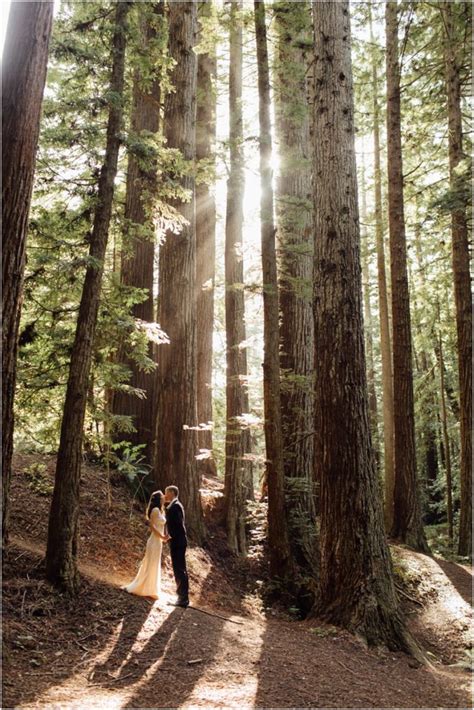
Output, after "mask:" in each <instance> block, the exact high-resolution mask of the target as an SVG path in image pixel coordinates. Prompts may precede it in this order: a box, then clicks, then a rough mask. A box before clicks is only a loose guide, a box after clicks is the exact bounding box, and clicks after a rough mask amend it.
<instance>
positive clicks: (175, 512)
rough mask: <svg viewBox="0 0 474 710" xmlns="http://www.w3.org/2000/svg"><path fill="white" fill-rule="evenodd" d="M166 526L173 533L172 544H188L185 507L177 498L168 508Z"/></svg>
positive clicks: (170, 533)
mask: <svg viewBox="0 0 474 710" xmlns="http://www.w3.org/2000/svg"><path fill="white" fill-rule="evenodd" d="M166 526H167V528H168V535H171V540H170V545H172V546H176V547H177V546H184V545H186V544H187V541H188V539H187V537H186V526H185V524H184V508H183V506H182V504H181V502H180V501H179V500H178V499H177V498H175V499H174V501H173V502H172V503H170V504H169V506H168V507H167V509H166Z"/></svg>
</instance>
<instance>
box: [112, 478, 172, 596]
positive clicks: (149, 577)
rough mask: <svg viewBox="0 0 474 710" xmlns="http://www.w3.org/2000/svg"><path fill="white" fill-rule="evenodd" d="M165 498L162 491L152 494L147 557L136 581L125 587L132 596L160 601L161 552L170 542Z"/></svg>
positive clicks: (147, 511) (147, 512)
mask: <svg viewBox="0 0 474 710" xmlns="http://www.w3.org/2000/svg"><path fill="white" fill-rule="evenodd" d="M164 503H165V498H164V495H163V493H162V492H161V491H155V492H154V493H152V495H151V498H150V501H149V503H148V507H147V510H146V518H147V520H148V521H149V522H150V527H151V535H150V537H149V538H148V541H147V544H146V551H145V557H144V558H143V560H142V562H141V564H140V568H139V570H138V572H137V576H136V577H135V579H134V580H133V581H132V582H130V584H127V586H125V587H123V589H125V590H126V591H127V592H130V593H131V594H137V595H139V596H141V597H152V598H153V599H158V597H159V595H160V588H161V551H162V548H163V542H167V541H168V539H169V538H168V537H167V536H166V535H165V534H164V530H165V523H166V517H165V514H164Z"/></svg>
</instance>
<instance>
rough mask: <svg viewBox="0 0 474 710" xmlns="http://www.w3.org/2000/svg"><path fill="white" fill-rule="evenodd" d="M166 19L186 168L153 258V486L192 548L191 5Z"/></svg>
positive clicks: (168, 129) (195, 529) (169, 112)
mask: <svg viewBox="0 0 474 710" xmlns="http://www.w3.org/2000/svg"><path fill="white" fill-rule="evenodd" d="M168 13H169V14H168V18H169V19H168V22H169V43H168V51H169V56H170V57H172V58H173V59H174V60H175V62H176V64H175V66H174V68H173V70H172V72H171V77H170V78H171V83H172V85H173V87H174V91H173V92H170V93H169V94H168V96H167V97H166V102H165V114H164V133H165V137H166V140H167V146H168V147H169V148H174V149H177V150H179V151H180V152H181V154H182V156H183V158H184V159H185V161H187V162H188V166H187V168H186V169H184V170H183V174H182V175H181V176H179V178H178V179H179V181H180V183H181V186H182V187H183V188H185V189H186V190H188V191H189V194H190V197H191V199H190V201H187V202H185V201H183V200H180V199H175V200H173V201H172V202H171V204H172V206H173V207H174V208H175V209H176V210H177V212H178V213H179V214H180V215H181V216H182V217H184V219H185V220H186V222H187V223H186V224H184V225H183V227H182V229H181V231H179V232H178V233H176V232H173V231H169V232H168V234H167V236H166V240H165V242H164V244H162V246H161V247H160V253H159V297H158V321H159V323H160V326H161V327H162V328H163V330H164V331H165V332H166V333H167V335H168V337H169V339H170V343H169V344H167V345H162V346H160V348H159V359H158V386H157V387H158V391H157V424H156V426H157V429H156V450H155V451H156V453H155V480H156V481H157V482H158V483H159V485H160V486H161V487H164V486H166V485H169V484H171V483H173V484H176V485H177V486H178V487H179V489H180V496H181V498H182V500H183V503H184V505H185V508H186V520H187V524H188V527H189V530H190V532H191V534H192V536H193V537H194V539H195V540H196V541H199V540H201V539H202V537H203V533H204V529H203V520H202V509H201V501H200V494H199V475H198V467H197V461H196V456H197V454H198V447H199V444H198V435H197V376H196V372H197V338H196V216H195V201H194V196H195V195H194V193H195V189H194V177H193V175H192V172H191V168H190V166H191V161H193V160H194V158H195V152H196V139H195V120H196V80H197V61H196V55H195V54H194V50H193V44H194V37H195V31H196V19H197V18H196V4H195V3H192V2H173V3H170V4H169V8H168ZM173 179H175V180H176V176H173Z"/></svg>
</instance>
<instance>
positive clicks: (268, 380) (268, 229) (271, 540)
mask: <svg viewBox="0 0 474 710" xmlns="http://www.w3.org/2000/svg"><path fill="white" fill-rule="evenodd" d="M254 13H255V32H256V40H257V68H258V94H259V112H258V114H259V125H260V180H261V199H260V223H261V239H262V276H263V344H264V356H263V399H264V416H265V446H266V470H267V482H268V544H269V553H270V574H271V575H272V576H273V577H279V578H280V579H285V578H288V577H289V576H290V575H291V574H292V566H293V560H292V556H291V552H290V545H289V538H288V528H287V524H286V506H285V490H284V465H283V432H282V419H281V394H280V362H279V303H278V277H277V265H276V248H275V232H276V230H275V225H274V221H273V187H272V167H271V158H272V136H271V122H270V78H269V69H268V50H267V30H266V24H265V3H264V2H261V1H259V0H255V2H254Z"/></svg>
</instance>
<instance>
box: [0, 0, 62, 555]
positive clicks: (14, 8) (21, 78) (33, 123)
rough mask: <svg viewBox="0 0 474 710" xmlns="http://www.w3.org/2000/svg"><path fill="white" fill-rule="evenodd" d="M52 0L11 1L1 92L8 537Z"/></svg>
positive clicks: (4, 535)
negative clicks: (27, 270)
mask: <svg viewBox="0 0 474 710" xmlns="http://www.w3.org/2000/svg"><path fill="white" fill-rule="evenodd" d="M53 5H54V3H53V2H27V3H26V2H23V3H20V2H16V3H12V4H11V6H10V14H9V17H8V25H7V31H6V37H5V48H4V50H3V66H2V80H3V97H2V115H3V127H2V144H3V165H2V229H3V252H2V260H3V263H2V314H3V316H2V317H3V321H2V333H3V334H2V375H3V379H2V437H3V442H2V444H3V446H2V486H3V493H2V498H3V500H2V540H3V542H4V543H6V542H7V541H8V516H9V505H8V499H9V490H10V480H11V467H12V455H13V429H14V419H13V417H14V413H13V402H14V399H15V384H16V360H17V350H18V328H19V323H20V313H21V305H22V299H23V276H24V271H25V254H26V236H27V229H28V215H29V212H30V203H31V194H32V191H33V178H34V173H35V162H36V146H37V144H38V135H39V125H40V115H41V104H42V100H43V90H44V84H45V80H46V67H47V62H48V46H49V37H50V34H51V25H52V19H53Z"/></svg>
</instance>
